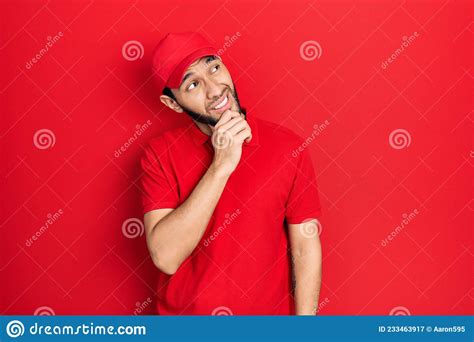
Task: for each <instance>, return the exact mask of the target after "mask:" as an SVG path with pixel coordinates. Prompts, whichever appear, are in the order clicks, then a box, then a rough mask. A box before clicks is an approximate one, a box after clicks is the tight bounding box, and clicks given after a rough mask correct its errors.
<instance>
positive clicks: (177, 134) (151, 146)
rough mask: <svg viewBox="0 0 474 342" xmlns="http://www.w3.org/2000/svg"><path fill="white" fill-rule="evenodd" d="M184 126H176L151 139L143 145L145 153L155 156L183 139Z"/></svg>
mask: <svg viewBox="0 0 474 342" xmlns="http://www.w3.org/2000/svg"><path fill="white" fill-rule="evenodd" d="M186 128H187V126H186V125H182V126H178V127H176V128H172V129H169V130H166V131H164V132H162V133H161V134H159V135H157V136H156V137H153V138H151V139H150V140H149V141H148V142H147V144H146V145H145V149H144V151H145V153H146V152H153V153H155V154H157V155H160V154H162V153H163V152H165V151H167V150H168V149H169V148H170V147H171V146H173V145H174V143H175V142H176V140H178V139H179V138H181V137H183V136H184V135H185V132H186Z"/></svg>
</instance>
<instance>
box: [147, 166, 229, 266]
mask: <svg viewBox="0 0 474 342" xmlns="http://www.w3.org/2000/svg"><path fill="white" fill-rule="evenodd" d="M228 177H229V175H227V174H223V173H222V172H219V170H217V169H216V168H215V167H214V166H213V165H212V164H211V167H210V168H209V169H208V170H207V171H206V173H205V174H204V175H203V177H202V178H201V180H200V181H199V182H198V184H197V185H196V187H195V188H194V190H193V191H192V192H191V194H190V195H189V197H188V198H187V199H186V200H185V201H184V202H183V203H182V204H181V205H180V206H179V207H177V208H176V209H175V210H173V211H172V212H171V213H170V214H168V215H167V216H165V217H164V218H163V219H162V220H160V221H159V222H158V223H157V224H156V225H155V227H153V229H152V231H151V234H150V237H149V245H150V250H151V252H152V253H153V254H154V255H155V257H156V258H157V259H159V260H160V262H161V263H163V264H167V265H171V267H168V268H171V269H177V268H178V267H179V266H180V265H181V263H182V262H183V261H184V260H185V259H186V258H187V257H188V256H189V255H190V254H191V253H192V251H193V250H194V249H195V248H196V246H197V244H198V243H199V241H200V240H201V238H202V236H203V234H204V232H205V230H206V228H207V225H208V223H209V220H210V218H211V216H212V213H213V212H214V209H215V207H216V205H217V203H218V201H219V198H220V196H221V194H222V192H223V190H224V187H225V184H226V183H227V179H228ZM203 204H205V205H203Z"/></svg>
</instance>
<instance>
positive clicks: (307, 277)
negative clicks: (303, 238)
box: [292, 241, 321, 315]
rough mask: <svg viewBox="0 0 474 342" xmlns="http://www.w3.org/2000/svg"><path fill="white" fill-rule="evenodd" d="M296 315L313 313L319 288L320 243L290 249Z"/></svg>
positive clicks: (315, 309) (316, 305)
mask: <svg viewBox="0 0 474 342" xmlns="http://www.w3.org/2000/svg"><path fill="white" fill-rule="evenodd" d="M292 260H293V271H294V275H293V276H294V280H293V284H294V291H295V292H294V295H295V314H296V315H315V314H316V313H317V308H318V299H319V292H320V289H321V245H320V243H319V241H318V243H317V245H316V244H315V245H314V246H312V247H311V248H307V249H306V250H301V251H292Z"/></svg>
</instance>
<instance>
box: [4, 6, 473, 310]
mask: <svg viewBox="0 0 474 342" xmlns="http://www.w3.org/2000/svg"><path fill="white" fill-rule="evenodd" d="M1 6H2V9H1V12H2V14H1V18H2V20H1V25H2V27H1V42H0V43H1V50H0V55H1V63H2V68H1V70H2V77H1V84H0V90H1V110H2V119H1V124H2V125H1V148H2V151H1V153H2V163H1V170H2V171H1V172H2V177H1V181H2V211H1V213H2V214H1V215H2V217H1V228H0V232H1V241H2V247H1V259H0V268H1V279H2V281H1V287H2V288H1V294H2V296H1V313H3V314H32V313H33V312H35V310H36V309H37V308H39V307H42V306H47V307H49V308H50V309H52V310H53V311H54V312H55V313H56V314H133V313H137V311H136V309H137V303H138V304H140V303H144V302H146V301H147V300H152V301H153V304H152V305H148V306H147V308H146V309H145V310H144V312H145V313H152V312H153V308H154V299H155V291H154V290H155V280H156V272H157V271H156V270H155V268H154V267H153V264H152V262H151V260H150V258H149V256H148V252H147V250H146V245H145V240H144V236H140V237H138V238H134V239H130V238H127V237H125V236H124V234H123V233H122V224H123V223H124V221H125V220H127V219H129V218H140V219H141V217H140V202H139V199H140V190H139V188H138V186H137V184H138V183H137V179H138V177H139V175H140V170H139V164H138V161H139V158H140V155H141V151H142V148H143V147H144V146H145V144H146V143H147V141H148V140H149V139H150V138H152V137H154V136H157V135H159V134H160V133H161V132H162V131H164V130H166V129H169V128H171V127H175V126H177V125H181V124H183V123H187V122H188V120H189V119H188V118H187V117H186V116H184V115H178V114H176V113H173V112H170V111H169V110H164V109H163V107H162V106H161V105H160V103H159V101H158V94H157V93H156V91H155V90H154V88H153V84H152V82H150V81H149V63H150V58H151V51H152V48H153V47H154V45H155V44H156V43H157V41H158V40H159V39H160V38H161V37H163V35H164V34H165V33H166V32H170V31H186V30H196V31H199V32H201V33H202V34H204V35H205V36H207V37H208V38H209V40H211V41H212V42H213V43H214V44H215V45H216V46H217V47H222V46H223V44H224V43H225V41H226V37H230V36H232V35H234V34H236V32H239V33H240V37H239V38H238V40H236V41H235V42H234V43H233V44H232V46H231V47H230V48H228V49H227V50H226V51H225V53H224V54H223V60H224V62H225V63H226V65H227V66H228V67H229V68H230V70H231V73H232V76H233V79H234V81H235V82H236V86H237V87H238V91H239V95H240V98H241V102H242V104H243V105H244V106H246V107H248V108H249V110H251V111H252V113H253V115H255V116H257V117H261V118H264V119H267V120H269V121H273V122H276V123H281V124H282V125H284V126H286V127H289V128H291V129H293V130H294V131H295V132H296V133H298V134H299V135H301V136H302V137H308V136H309V135H311V132H312V130H313V125H314V124H321V123H323V122H324V121H325V120H328V121H329V123H330V124H329V125H328V127H327V128H326V129H325V130H324V131H323V132H322V133H321V134H319V135H318V136H317V138H316V140H314V141H313V142H312V143H310V144H309V146H308V147H307V148H309V149H310V151H311V154H312V158H313V162H314V166H315V169H316V172H317V176H318V182H319V186H320V192H321V201H322V206H323V217H322V219H321V222H322V227H323V229H322V234H321V239H322V243H323V257H324V259H323V286H322V291H321V298H320V300H321V302H322V301H325V303H326V304H324V305H323V306H322V307H321V310H320V313H321V314H362V315H366V314H388V313H389V312H390V311H391V310H392V309H393V308H395V307H398V306H402V307H404V308H406V309H407V310H408V311H409V312H410V313H411V314H414V315H419V314H447V315H454V314H469V313H472V307H473V306H472V305H473V297H474V292H473V290H472V256H473V254H472V228H471V227H472V221H471V219H472V205H471V201H472V199H471V186H472V184H471V177H472V176H471V167H472V145H471V142H472V140H471V139H470V137H471V135H470V133H471V129H472V127H471V123H472V121H471V120H472V119H471V115H472V93H473V89H472V60H473V59H472V57H473V56H472V38H473V37H472V33H473V32H472V30H473V27H472V5H471V4H468V2H467V1H466V2H463V1H439V2H438V1H424V2H405V1H403V2H387V1H380V2H375V1H371V2H350V1H339V2H323V1H313V2H307V1H305V2H303V1H302V2H296V1H291V2H290V1H287V2H284V1H261V2H256V1H248V2H242V1H225V2H217V1H216V2H214V1H192V2H184V1H172V2H171V1H170V2H160V3H158V2H155V1H149V2H147V1H115V2H111V1H108V2H105V1H90V2H89V1H84V2H79V1H75V2H66V1H63V2H61V1H48V2H40V1H23V2H21V1H7V2H6V1H3V2H2V5H1ZM59 31H61V32H63V37H62V38H61V39H60V40H59V41H57V42H56V43H55V44H54V46H53V47H52V48H51V49H50V50H49V51H48V52H47V53H46V54H45V55H44V56H43V57H42V58H41V59H40V60H39V61H38V62H37V63H36V64H34V65H33V66H32V67H31V68H30V69H28V68H27V67H26V63H27V62H28V61H29V60H31V59H32V58H33V57H34V56H35V55H36V54H37V53H38V52H39V50H40V49H41V48H42V47H43V46H44V45H45V43H46V42H47V37H48V36H54V35H56V34H57V33H58V32H59ZM414 32H417V33H418V34H419V36H418V38H416V39H415V40H414V41H413V42H412V43H411V44H410V45H409V47H407V48H406V50H405V51H403V52H402V53H401V54H400V56H398V57H397V58H396V59H395V60H394V61H393V62H392V63H390V64H389V65H388V66H387V67H386V68H382V66H381V65H382V63H383V62H384V61H385V60H387V58H389V57H390V55H392V53H394V52H395V50H396V49H397V48H399V47H400V45H401V43H402V41H403V37H405V36H410V35H412V34H413V33H414ZM130 40H137V41H139V42H140V43H141V44H142V45H143V47H144V55H143V58H141V59H138V60H136V61H128V60H126V59H125V58H124V57H123V55H122V46H123V45H124V44H125V43H126V42H127V41H130ZM308 40H315V41H317V42H319V44H320V45H321V48H322V54H321V56H320V58H319V59H315V60H313V61H305V60H303V59H302V58H301V56H300V46H301V44H302V43H304V42H305V41H308ZM147 120H151V121H152V125H151V127H150V128H148V129H147V130H146V132H145V133H144V134H142V135H141V136H140V137H139V139H138V140H136V141H135V142H134V143H133V144H132V145H131V146H130V147H129V148H128V149H127V150H126V151H125V152H124V153H122V154H121V155H120V156H119V157H118V158H116V157H115V156H114V153H115V151H116V150H117V149H119V148H120V146H122V145H123V144H124V143H125V142H126V141H127V140H128V139H129V138H130V137H131V136H132V135H133V134H134V132H135V129H136V125H137V124H144V123H145V122H146V121H147ZM43 128H47V129H49V130H51V131H52V132H53V133H54V135H55V139H56V141H55V145H54V146H53V147H51V148H48V149H38V148H37V147H36V146H35V145H34V144H33V136H34V134H35V132H36V131H38V130H39V129H43ZM398 128H402V129H405V130H407V131H408V132H409V134H410V137H411V144H410V145H409V146H408V147H406V148H403V149H395V148H392V147H391V146H390V144H389V142H388V137H389V135H390V133H391V132H392V131H393V130H395V129H398ZM59 209H62V210H63V214H62V215H61V216H60V217H59V218H58V219H57V221H55V222H54V224H53V225H51V226H50V227H49V228H48V229H47V231H46V232H44V233H43V234H42V235H41V236H40V237H39V238H38V239H37V240H36V241H35V242H34V243H33V244H32V245H31V246H30V247H28V246H27V245H26V244H25V241H26V240H27V239H28V238H30V237H31V236H32V235H34V234H35V232H37V231H38V230H39V229H40V228H41V226H42V225H44V224H45V221H46V220H47V215H48V214H53V213H55V212H57V211H58V210H59ZM415 209H417V210H418V213H419V214H418V215H417V216H416V217H415V218H414V220H413V221H412V222H410V223H409V224H408V225H407V226H406V227H405V228H404V229H403V230H402V231H401V232H400V233H399V234H398V235H397V236H396V237H395V238H394V239H393V240H392V241H390V243H389V244H388V245H386V246H382V245H381V241H382V240H383V239H384V238H386V236H387V235H389V234H390V232H392V231H393V230H394V229H395V227H396V226H397V225H398V224H400V223H401V220H402V215H403V214H408V213H410V212H412V211H413V210H415Z"/></svg>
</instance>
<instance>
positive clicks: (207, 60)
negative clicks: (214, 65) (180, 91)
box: [179, 56, 216, 87]
mask: <svg viewBox="0 0 474 342" xmlns="http://www.w3.org/2000/svg"><path fill="white" fill-rule="evenodd" d="M215 59H216V56H208V57H207V58H206V65H207V64H209V63H211V62H212V61H213V60H215ZM192 75H194V72H188V73H187V74H186V75H184V77H183V80H182V81H181V84H180V85H179V86H180V87H181V86H182V85H183V83H184V82H185V81H186V80H187V79H188V78H189V77H191V76H192Z"/></svg>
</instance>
